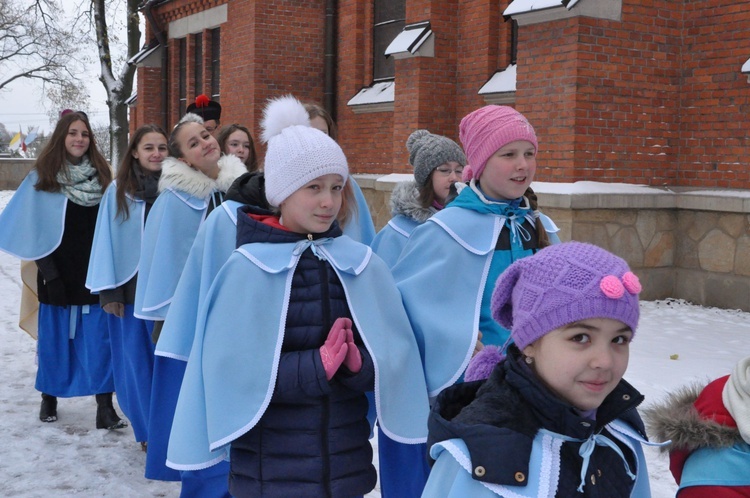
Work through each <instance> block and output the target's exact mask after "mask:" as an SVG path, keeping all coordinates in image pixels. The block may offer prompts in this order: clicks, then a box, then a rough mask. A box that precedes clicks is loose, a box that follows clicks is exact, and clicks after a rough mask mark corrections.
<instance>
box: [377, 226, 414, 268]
mask: <svg viewBox="0 0 750 498" xmlns="http://www.w3.org/2000/svg"><path fill="white" fill-rule="evenodd" d="M419 225H421V223H418V222H417V221H415V220H414V219H413V218H409V217H408V216H404V215H403V214H398V215H396V216H394V217H393V218H391V219H390V221H388V224H387V225H386V226H384V227H383V228H382V229H381V230H380V231H379V232H378V234H377V235H376V236H375V238H374V239H373V241H372V244H370V247H372V250H373V251H375V254H377V255H378V256H380V257H381V258H382V259H383V261H385V263H386V264H387V265H388V266H389V267H390V268H393V265H395V264H396V261H398V257H399V256H400V255H401V251H403V250H404V246H405V245H406V241H407V240H409V236H410V235H411V233H412V232H413V231H414V229H415V228H417V227H418V226H419Z"/></svg>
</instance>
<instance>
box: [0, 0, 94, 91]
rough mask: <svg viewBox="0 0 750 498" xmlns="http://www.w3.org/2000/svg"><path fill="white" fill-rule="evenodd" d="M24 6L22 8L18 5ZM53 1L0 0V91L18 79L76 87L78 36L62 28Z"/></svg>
mask: <svg viewBox="0 0 750 498" xmlns="http://www.w3.org/2000/svg"><path fill="white" fill-rule="evenodd" d="M22 3H25V4H26V5H25V6H24V5H22ZM61 11H62V10H61V7H60V6H59V4H58V3H57V1H56V0H33V1H32V2H18V1H17V0H0V90H3V89H4V88H5V87H6V86H8V85H9V84H11V83H13V82H14V81H16V80H19V79H32V80H40V81H42V82H43V83H44V84H49V85H53V86H57V87H63V86H76V85H77V84H78V83H77V81H76V78H75V72H76V70H77V68H78V67H79V66H80V64H79V62H80V61H78V60H77V59H76V55H77V52H76V49H77V43H78V42H79V41H80V34H79V32H78V30H77V29H75V26H72V27H71V26H68V27H63V26H62V25H61V23H60V22H59V21H60V18H59V16H57V15H54V13H59V12H61Z"/></svg>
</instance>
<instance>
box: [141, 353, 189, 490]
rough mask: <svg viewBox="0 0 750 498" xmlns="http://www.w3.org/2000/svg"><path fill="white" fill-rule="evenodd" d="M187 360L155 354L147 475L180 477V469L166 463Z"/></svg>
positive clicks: (148, 477)
mask: <svg viewBox="0 0 750 498" xmlns="http://www.w3.org/2000/svg"><path fill="white" fill-rule="evenodd" d="M186 367H187V363H186V362H184V361H180V360H175V359H173V358H166V357H164V356H154V376H153V379H152V382H151V404H150V409H149V415H148V434H149V438H148V451H147V452H146V479H156V480H159V481H179V480H180V472H179V471H177V470H174V469H170V468H169V467H167V446H168V445H169V433H170V432H171V431H172V419H173V418H174V411H175V408H176V407H177V396H179V394H180V386H181V385H182V377H183V376H184V375H185V368H186Z"/></svg>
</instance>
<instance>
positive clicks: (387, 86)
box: [347, 81, 396, 105]
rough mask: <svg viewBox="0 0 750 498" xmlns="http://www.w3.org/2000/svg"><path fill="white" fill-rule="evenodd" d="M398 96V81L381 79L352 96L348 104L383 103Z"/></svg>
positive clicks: (391, 100)
mask: <svg viewBox="0 0 750 498" xmlns="http://www.w3.org/2000/svg"><path fill="white" fill-rule="evenodd" d="M395 98H396V82H395V81H380V82H377V83H373V84H372V85H371V86H369V87H366V88H363V89H362V90H360V91H359V92H357V95H355V96H354V97H352V98H351V100H349V102H347V105H365V104H382V103H384V102H393V101H394V100H395Z"/></svg>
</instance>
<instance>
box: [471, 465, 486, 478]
mask: <svg viewBox="0 0 750 498" xmlns="http://www.w3.org/2000/svg"><path fill="white" fill-rule="evenodd" d="M486 473H487V471H486V470H484V467H482V466H481V465H477V466H476V467H475V468H474V475H475V476H477V477H484V474H486Z"/></svg>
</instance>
